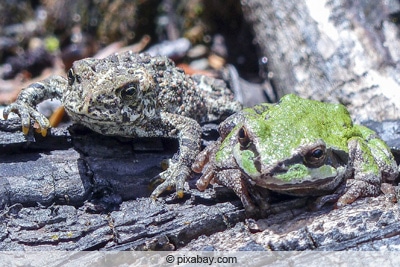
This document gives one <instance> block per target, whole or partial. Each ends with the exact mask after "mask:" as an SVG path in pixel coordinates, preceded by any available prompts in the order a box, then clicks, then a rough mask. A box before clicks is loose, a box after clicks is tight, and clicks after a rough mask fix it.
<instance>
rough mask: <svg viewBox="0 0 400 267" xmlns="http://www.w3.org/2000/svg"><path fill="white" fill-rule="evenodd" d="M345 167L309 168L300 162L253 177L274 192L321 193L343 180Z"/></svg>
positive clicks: (293, 193) (323, 166) (324, 166)
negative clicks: (282, 169) (284, 169)
mask: <svg viewBox="0 0 400 267" xmlns="http://www.w3.org/2000/svg"><path fill="white" fill-rule="evenodd" d="M345 169H346V168H345V167H343V166H339V167H337V168H335V167H333V166H330V165H322V166H320V167H318V168H309V167H307V166H305V165H302V164H295V165H293V166H291V167H289V168H288V169H287V170H286V171H285V172H279V173H274V174H267V175H264V176H263V177H262V178H260V179H255V180H254V179H253V180H254V181H255V182H256V184H257V185H259V186H261V187H264V188H268V189H270V190H272V191H275V192H280V193H285V194H289V195H296V196H304V195H321V194H324V193H326V192H332V191H333V190H334V189H335V188H337V187H338V185H339V184H340V183H341V182H342V181H343V180H344V177H345Z"/></svg>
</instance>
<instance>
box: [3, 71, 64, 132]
mask: <svg viewBox="0 0 400 267" xmlns="http://www.w3.org/2000/svg"><path fill="white" fill-rule="evenodd" d="M67 86H68V82H67V80H66V79H64V78H63V77H60V76H51V77H49V78H47V79H45V80H43V81H40V82H36V83H33V84H31V85H29V86H28V87H27V88H25V89H23V90H22V91H21V93H20V94H19V95H18V98H17V100H16V101H15V102H14V103H12V104H10V105H9V106H7V107H6V108H5V109H4V111H3V116H4V118H5V119H7V117H8V115H9V114H10V113H11V112H13V113H16V114H18V115H19V116H20V117H21V123H22V131H23V133H24V134H25V135H26V134H28V131H29V127H30V123H31V118H32V119H34V120H35V121H36V122H37V123H38V124H39V127H40V129H41V133H42V135H43V136H45V135H46V134H47V129H48V128H49V127H50V123H49V121H48V120H47V118H46V117H45V116H44V115H43V114H41V113H39V112H38V111H37V110H36V105H37V104H39V103H40V102H42V101H44V100H46V99H51V98H58V99H61V96H62V91H63V89H64V88H65V87H67Z"/></svg>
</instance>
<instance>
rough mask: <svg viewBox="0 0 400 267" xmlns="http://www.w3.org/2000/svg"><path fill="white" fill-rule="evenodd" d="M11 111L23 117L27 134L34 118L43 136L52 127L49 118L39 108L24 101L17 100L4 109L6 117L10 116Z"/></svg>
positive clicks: (23, 125)
mask: <svg viewBox="0 0 400 267" xmlns="http://www.w3.org/2000/svg"><path fill="white" fill-rule="evenodd" d="M10 113H16V114H18V115H19V116H20V118H21V124H22V132H23V133H24V134H25V135H27V134H28V132H29V127H30V124H31V118H33V119H34V120H35V121H36V122H37V123H38V124H39V127H40V132H41V134H42V135H43V136H46V135H47V129H48V128H49V127H50V123H49V120H48V119H47V118H46V117H45V116H44V115H43V114H41V113H39V112H38V111H37V110H35V109H34V108H32V107H31V106H29V105H28V104H26V103H25V102H22V101H16V102H14V103H12V104H10V105H9V106H7V107H6V108H5V109H4V110H3V117H4V119H7V118H8V115H9V114H10Z"/></svg>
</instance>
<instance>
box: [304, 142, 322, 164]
mask: <svg viewBox="0 0 400 267" xmlns="http://www.w3.org/2000/svg"><path fill="white" fill-rule="evenodd" d="M325 158H326V147H325V146H323V145H319V146H317V147H314V148H313V149H311V150H309V151H308V152H307V153H306V155H305V156H304V161H305V163H307V164H309V165H311V166H313V167H319V166H321V165H322V164H323V163H324V162H325Z"/></svg>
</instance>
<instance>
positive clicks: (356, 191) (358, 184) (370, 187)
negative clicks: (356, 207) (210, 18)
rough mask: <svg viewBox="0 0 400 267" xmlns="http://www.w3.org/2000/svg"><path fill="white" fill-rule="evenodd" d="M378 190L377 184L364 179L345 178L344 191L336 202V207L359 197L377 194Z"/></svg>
mask: <svg viewBox="0 0 400 267" xmlns="http://www.w3.org/2000/svg"><path fill="white" fill-rule="evenodd" d="M379 192H380V188H379V186H377V185H375V184H370V183H368V182H366V181H362V180H355V179H350V180H347V184H346V189H345V193H344V194H343V195H342V196H341V197H340V198H339V199H338V201H337V202H336V207H337V208H341V207H343V206H345V205H347V204H351V203H353V202H354V201H355V200H356V199H358V198H360V197H368V196H371V197H372V196H377V195H378V194H379Z"/></svg>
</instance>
